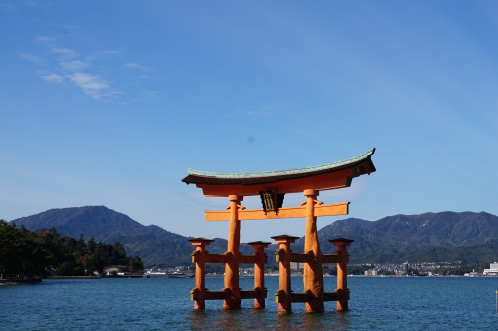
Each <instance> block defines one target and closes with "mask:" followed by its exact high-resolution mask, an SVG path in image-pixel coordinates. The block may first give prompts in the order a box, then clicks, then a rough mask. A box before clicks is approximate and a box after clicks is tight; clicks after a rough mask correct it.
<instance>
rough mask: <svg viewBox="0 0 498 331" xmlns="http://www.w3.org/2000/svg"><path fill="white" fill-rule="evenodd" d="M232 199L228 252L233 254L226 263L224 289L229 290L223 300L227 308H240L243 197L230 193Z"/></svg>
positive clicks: (230, 199)
mask: <svg viewBox="0 0 498 331" xmlns="http://www.w3.org/2000/svg"><path fill="white" fill-rule="evenodd" d="M228 200H229V201H230V223H229V226H228V247H227V254H228V255H231V259H230V261H229V262H228V263H227V264H226V265H225V278H224V285H225V288H224V290H225V291H227V292H228V294H227V296H226V297H225V301H224V302H223V308H225V309H239V308H240V304H241V301H240V287H239V256H240V219H239V205H240V202H241V201H242V197H241V196H238V195H229V196H228Z"/></svg>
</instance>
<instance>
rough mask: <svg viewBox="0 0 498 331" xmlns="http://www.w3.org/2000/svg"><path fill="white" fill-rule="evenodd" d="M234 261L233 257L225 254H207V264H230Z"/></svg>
mask: <svg viewBox="0 0 498 331" xmlns="http://www.w3.org/2000/svg"><path fill="white" fill-rule="evenodd" d="M231 260H232V256H231V255H225V254H207V255H206V263H228V262H230V261H231Z"/></svg>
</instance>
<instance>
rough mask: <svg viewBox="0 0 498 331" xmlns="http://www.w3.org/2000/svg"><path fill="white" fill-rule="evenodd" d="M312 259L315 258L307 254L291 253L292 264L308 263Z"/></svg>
mask: <svg viewBox="0 0 498 331" xmlns="http://www.w3.org/2000/svg"><path fill="white" fill-rule="evenodd" d="M310 257H311V258H313V257H312V256H310V255H309V254H306V253H291V262H302V263H304V262H308V260H309V258H310Z"/></svg>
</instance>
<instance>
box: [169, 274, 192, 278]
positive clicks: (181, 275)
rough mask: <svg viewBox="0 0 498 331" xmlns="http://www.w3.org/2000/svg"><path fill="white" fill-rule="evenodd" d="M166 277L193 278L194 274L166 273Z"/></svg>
mask: <svg viewBox="0 0 498 331" xmlns="http://www.w3.org/2000/svg"><path fill="white" fill-rule="evenodd" d="M167 276H168V278H194V275H186V274H168V275H167Z"/></svg>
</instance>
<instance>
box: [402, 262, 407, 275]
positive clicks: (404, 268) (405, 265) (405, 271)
mask: <svg viewBox="0 0 498 331" xmlns="http://www.w3.org/2000/svg"><path fill="white" fill-rule="evenodd" d="M408 267H409V264H408V261H406V262H405V263H403V268H402V269H401V270H402V271H403V274H404V275H406V274H408Z"/></svg>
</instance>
